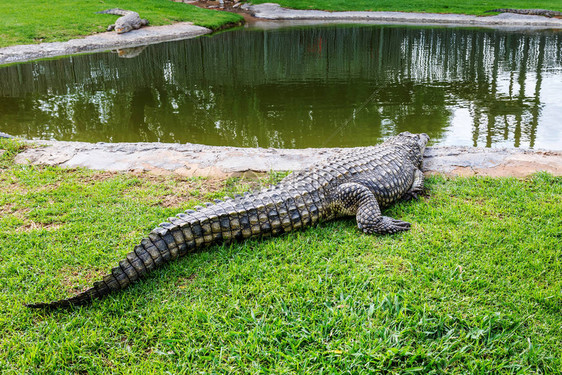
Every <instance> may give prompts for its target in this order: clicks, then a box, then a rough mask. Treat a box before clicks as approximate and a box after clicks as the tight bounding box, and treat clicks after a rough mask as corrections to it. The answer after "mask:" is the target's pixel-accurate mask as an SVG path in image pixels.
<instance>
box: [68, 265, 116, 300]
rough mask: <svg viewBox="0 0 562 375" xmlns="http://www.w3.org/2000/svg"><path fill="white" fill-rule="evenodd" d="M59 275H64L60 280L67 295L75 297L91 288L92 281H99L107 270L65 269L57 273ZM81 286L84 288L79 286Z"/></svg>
mask: <svg viewBox="0 0 562 375" xmlns="http://www.w3.org/2000/svg"><path fill="white" fill-rule="evenodd" d="M59 272H60V273H61V274H63V275H66V276H65V277H64V278H63V279H62V286H63V287H64V289H65V290H66V292H67V293H68V294H69V295H76V294H79V293H82V292H84V291H86V290H87V289H89V288H91V286H92V284H93V283H94V281H98V280H101V279H102V277H103V276H104V275H105V274H106V273H107V270H105V271H104V270H101V269H95V268H94V269H88V268H80V269H76V268H70V267H65V268H62V269H61V270H60V271H59ZM79 284H82V285H84V286H79Z"/></svg>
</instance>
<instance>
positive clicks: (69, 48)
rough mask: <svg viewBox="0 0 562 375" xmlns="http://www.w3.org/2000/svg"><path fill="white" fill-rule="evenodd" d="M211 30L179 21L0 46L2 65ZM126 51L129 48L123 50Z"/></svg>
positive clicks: (162, 40) (132, 44) (125, 47)
mask: <svg viewBox="0 0 562 375" xmlns="http://www.w3.org/2000/svg"><path fill="white" fill-rule="evenodd" d="M211 32H212V30H211V29H207V28H206V27H201V26H195V25H193V24H192V23H191V22H180V23H175V24H173V25H165V26H148V27H143V28H140V29H138V30H133V31H130V32H128V33H125V34H117V33H115V32H105V33H100V34H94V35H89V36H87V37H85V38H80V39H72V40H69V41H67V42H54V43H41V44H26V45H19V46H11V47H4V48H0V65H3V64H10V63H15V62H23V61H29V60H35V59H43V58H48V57H55V56H64V55H74V54H78V53H93V52H101V51H106V50H109V49H117V50H121V49H127V48H134V47H138V46H142V45H148V44H154V43H160V42H168V41H172V40H180V39H190V38H195V37H197V36H200V35H204V34H209V33H211ZM123 53H127V51H123Z"/></svg>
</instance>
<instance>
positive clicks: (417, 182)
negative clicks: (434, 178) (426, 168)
mask: <svg viewBox="0 0 562 375" xmlns="http://www.w3.org/2000/svg"><path fill="white" fill-rule="evenodd" d="M423 181H424V177H423V172H422V171H421V169H416V170H415V172H414V182H413V183H412V187H411V188H410V190H408V191H407V192H406V193H404V195H403V196H402V199H404V200H406V201H407V200H410V199H417V198H418V194H420V193H421V192H422V191H423Z"/></svg>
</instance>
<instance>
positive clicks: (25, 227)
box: [16, 220, 63, 233]
mask: <svg viewBox="0 0 562 375" xmlns="http://www.w3.org/2000/svg"><path fill="white" fill-rule="evenodd" d="M62 226H63V224H61V223H49V224H45V223H37V222H35V221H31V220H25V221H24V223H23V224H22V225H21V226H19V227H17V228H16V232H24V233H28V232H31V231H34V230H46V231H49V232H50V231H56V230H59V229H60V228H62Z"/></svg>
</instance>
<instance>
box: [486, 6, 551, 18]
mask: <svg viewBox="0 0 562 375" xmlns="http://www.w3.org/2000/svg"><path fill="white" fill-rule="evenodd" d="M489 12H498V13H514V14H526V15H529V16H545V17H549V18H552V17H562V12H558V11H556V10H548V9H511V8H501V9H492V10H487V11H486V13H489Z"/></svg>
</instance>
